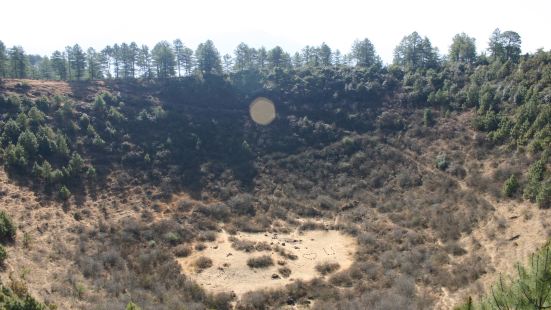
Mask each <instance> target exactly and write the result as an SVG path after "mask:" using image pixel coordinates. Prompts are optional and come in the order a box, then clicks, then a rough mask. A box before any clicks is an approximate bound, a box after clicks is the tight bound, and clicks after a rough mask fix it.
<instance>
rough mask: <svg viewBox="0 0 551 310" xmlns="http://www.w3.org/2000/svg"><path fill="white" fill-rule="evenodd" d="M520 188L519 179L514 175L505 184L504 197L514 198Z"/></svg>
mask: <svg viewBox="0 0 551 310" xmlns="http://www.w3.org/2000/svg"><path fill="white" fill-rule="evenodd" d="M518 187H519V184H518V180H517V177H516V176H515V175H514V174H513V175H511V176H510V177H509V178H508V179H507V181H505V184H503V189H502V191H503V195H505V196H507V197H513V195H514V194H515V193H516V192H517V190H518Z"/></svg>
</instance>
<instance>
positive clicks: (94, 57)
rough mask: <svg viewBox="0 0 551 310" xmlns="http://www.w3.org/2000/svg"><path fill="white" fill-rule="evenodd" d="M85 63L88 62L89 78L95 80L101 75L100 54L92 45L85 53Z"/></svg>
mask: <svg viewBox="0 0 551 310" xmlns="http://www.w3.org/2000/svg"><path fill="white" fill-rule="evenodd" d="M86 63H87V64H88V78H89V79H91V80H97V79H100V78H102V77H103V75H102V72H101V63H100V55H99V54H98V53H97V52H96V50H95V49H94V48H92V47H90V48H89V49H88V51H87V53H86Z"/></svg>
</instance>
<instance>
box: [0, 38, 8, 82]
mask: <svg viewBox="0 0 551 310" xmlns="http://www.w3.org/2000/svg"><path fill="white" fill-rule="evenodd" d="M7 67H8V56H7V55H6V46H5V45H4V42H2V41H0V78H3V77H7V76H8V68H7Z"/></svg>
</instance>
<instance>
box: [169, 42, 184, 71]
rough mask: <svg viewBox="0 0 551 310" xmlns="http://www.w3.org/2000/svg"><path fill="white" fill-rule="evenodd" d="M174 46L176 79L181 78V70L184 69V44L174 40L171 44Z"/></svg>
mask: <svg viewBox="0 0 551 310" xmlns="http://www.w3.org/2000/svg"><path fill="white" fill-rule="evenodd" d="M172 45H173V46H174V54H175V55H176V71H177V72H178V77H181V76H182V69H183V67H184V48H185V47H184V44H183V43H182V41H181V40H180V39H176V40H174V42H173V43H172Z"/></svg>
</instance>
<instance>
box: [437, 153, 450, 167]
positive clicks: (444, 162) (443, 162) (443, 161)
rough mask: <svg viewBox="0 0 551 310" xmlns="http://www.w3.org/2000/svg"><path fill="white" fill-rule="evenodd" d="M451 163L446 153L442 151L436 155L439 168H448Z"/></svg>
mask: <svg viewBox="0 0 551 310" xmlns="http://www.w3.org/2000/svg"><path fill="white" fill-rule="evenodd" d="M449 165H450V163H449V162H448V158H447V156H446V153H440V154H438V156H436V168H438V169H439V170H442V171H444V170H446V169H448V166H449Z"/></svg>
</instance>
